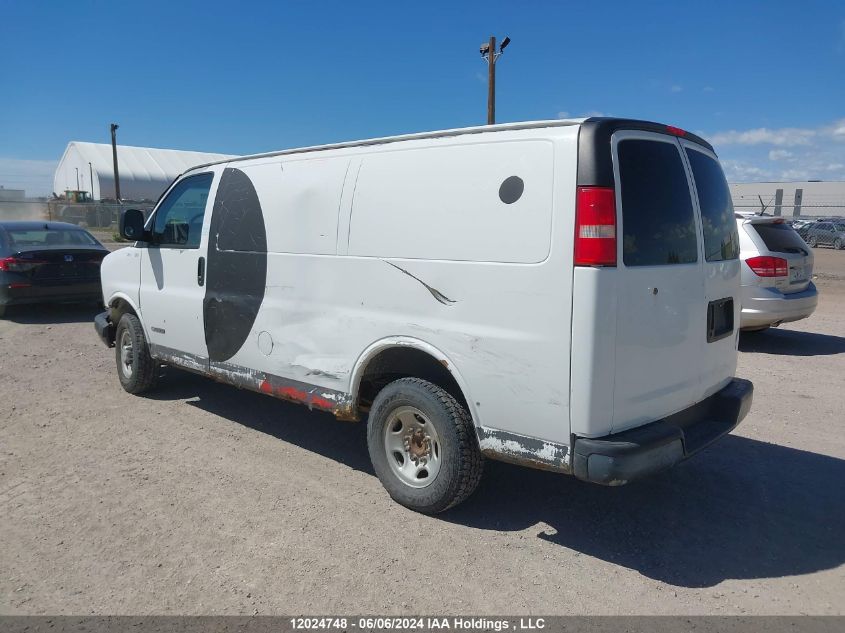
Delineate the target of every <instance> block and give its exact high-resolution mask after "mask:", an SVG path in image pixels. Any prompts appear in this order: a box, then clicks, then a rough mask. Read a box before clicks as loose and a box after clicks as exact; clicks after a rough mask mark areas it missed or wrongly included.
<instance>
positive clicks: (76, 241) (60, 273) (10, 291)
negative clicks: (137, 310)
mask: <svg viewBox="0 0 845 633" xmlns="http://www.w3.org/2000/svg"><path fill="white" fill-rule="evenodd" d="M108 253H109V251H108V250H107V249H106V248H105V247H104V246H103V245H102V244H100V243H99V242H98V241H97V240H96V239H95V238H94V236H93V235H91V234H90V233H89V232H88V231H85V230H84V229H81V228H79V227H78V226H76V225H75V224H66V223H64V222H0V317H2V316H4V315H5V312H6V307H7V306H10V305H16V304H24V303H54V302H56V303H58V302H84V301H102V290H101V287H100V262H102V261H103V258H104V257H105V256H106V255H108Z"/></svg>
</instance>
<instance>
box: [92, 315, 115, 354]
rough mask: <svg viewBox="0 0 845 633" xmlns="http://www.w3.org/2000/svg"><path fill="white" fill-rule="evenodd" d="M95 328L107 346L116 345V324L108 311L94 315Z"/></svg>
mask: <svg viewBox="0 0 845 633" xmlns="http://www.w3.org/2000/svg"><path fill="white" fill-rule="evenodd" d="M94 329H95V330H97V336H99V337H100V340H101V341H102V342H103V344H104V345H105V346H106V347H114V325H113V324H112V322H111V319H109V313H108V312H101V313H100V314H98V315H97V316H95V317H94Z"/></svg>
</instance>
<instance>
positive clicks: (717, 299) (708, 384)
mask: <svg viewBox="0 0 845 633" xmlns="http://www.w3.org/2000/svg"><path fill="white" fill-rule="evenodd" d="M681 147H682V148H683V150H684V159H685V160H686V162H687V165H688V167H689V173H690V180H691V181H692V185H693V190H694V192H695V196H694V201H695V202H696V204H697V207H698V215H699V217H700V221H701V229H702V237H703V240H702V246H703V258H702V265H703V267H704V294H705V300H706V302H707V317H706V318H707V328H706V332H705V335H706V339H705V343H704V345H703V348H702V352H701V356H700V357H699V359H698V360H697V361H696V364H697V365H698V367H699V373H700V377H701V388H702V391H701V393H700V394H699V399H703V398H706V397H707V396H710V395H712V394H714V393H715V392H716V391H718V390H719V389H721V388H722V387H724V386H725V385H726V384H727V382H728V381H729V380H731V379H732V378H733V376H734V373H735V371H736V345H737V342H738V340H739V339H738V336H739V320H740V312H741V310H742V306H741V305H740V297H739V277H740V269H739V267H740V261H739V235H738V233H737V226H736V216H735V214H734V208H733V202H732V201H731V192H730V190H729V189H728V183H727V180H725V174H724V173H723V172H722V167H721V165H719V161H718V160H717V158H716V155H715V154H714V153H713V152H712V151H710V150H709V149H706V148H704V147H702V146H701V145H698V144H697V143H691V142H689V141H686V140H681Z"/></svg>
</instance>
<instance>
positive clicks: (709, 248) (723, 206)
mask: <svg viewBox="0 0 845 633" xmlns="http://www.w3.org/2000/svg"><path fill="white" fill-rule="evenodd" d="M686 152H687V158H689V163H690V167H691V168H692V176H693V179H694V180H695V191H696V193H697V194H698V204H699V206H700V207H701V226H702V228H703V229H704V259H706V260H707V261H708V262H720V261H723V260H726V259H737V258H738V257H739V234H738V233H737V229H736V218H735V217H734V205H733V202H731V192H730V189H728V181H727V180H725V174H724V173H723V172H722V168H721V167H720V166H719V163H717V162H716V161H715V160H713V159H712V158H710V157H709V156H707V155H706V154H703V153H701V152H699V151H696V150H694V149H690V148H689V147H688V148H687V150H686Z"/></svg>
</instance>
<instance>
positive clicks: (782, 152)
mask: <svg viewBox="0 0 845 633" xmlns="http://www.w3.org/2000/svg"><path fill="white" fill-rule="evenodd" d="M791 157H792V152H790V151H789V150H786V149H772V150H769V160H783V159H784V158H791Z"/></svg>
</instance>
